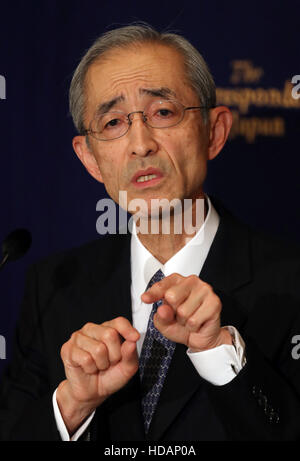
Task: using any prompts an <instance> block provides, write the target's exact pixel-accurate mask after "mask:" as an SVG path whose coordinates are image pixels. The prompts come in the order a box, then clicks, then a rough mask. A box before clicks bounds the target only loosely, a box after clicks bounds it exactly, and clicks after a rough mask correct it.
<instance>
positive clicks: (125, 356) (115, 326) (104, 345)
mask: <svg viewBox="0 0 300 461" xmlns="http://www.w3.org/2000/svg"><path fill="white" fill-rule="evenodd" d="M139 337H140V334H139V332H138V331H137V330H136V329H135V328H134V327H133V326H132V325H131V323H130V322H129V321H128V320H127V319H125V318H123V317H118V318H116V319H113V320H111V321H109V322H104V323H102V324H101V325H97V324H94V323H87V324H86V325H85V326H84V327H83V328H82V329H81V330H78V331H76V332H75V333H73V334H72V336H71V338H70V339H69V341H67V342H66V343H65V344H64V345H63V346H62V348H61V358H62V360H63V363H64V367H65V373H66V378H67V379H66V380H65V381H63V382H62V383H60V385H59V386H58V389H57V393H56V398H57V403H58V406H59V409H60V412H61V415H62V417H63V420H64V422H65V425H66V427H67V429H68V431H69V434H73V433H74V432H75V431H76V429H77V428H78V427H79V426H80V425H81V424H82V423H83V421H84V420H85V419H86V418H87V417H88V416H89V415H90V414H91V413H92V412H93V411H94V410H95V409H96V408H97V407H98V406H99V405H101V404H102V403H103V402H104V400H106V399H107V398H108V397H109V396H110V395H111V394H114V393H115V392H117V391H118V390H119V389H121V388H122V387H124V386H125V384H127V382H128V381H129V380H130V379H131V378H132V376H133V375H134V374H135V373H136V372H137V370H138V356H137V351H136V342H137V340H138V339H139Z"/></svg>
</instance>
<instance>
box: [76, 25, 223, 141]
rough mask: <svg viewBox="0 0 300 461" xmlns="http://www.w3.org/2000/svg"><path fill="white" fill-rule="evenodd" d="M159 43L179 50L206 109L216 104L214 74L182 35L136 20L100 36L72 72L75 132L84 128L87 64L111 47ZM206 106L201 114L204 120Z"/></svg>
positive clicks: (206, 110)
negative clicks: (160, 29) (133, 23)
mask: <svg viewBox="0 0 300 461" xmlns="http://www.w3.org/2000/svg"><path fill="white" fill-rule="evenodd" d="M147 42H148V43H158V44H161V45H166V46H170V47H173V48H174V49H176V50H177V51H178V52H179V53H181V55H182V57H183V60H184V65H185V68H186V73H187V78H188V80H189V82H190V84H191V87H192V88H193V90H194V91H195V92H196V94H197V95H198V98H199V100H200V104H201V105H203V106H205V107H206V108H210V107H213V106H215V105H216V88H215V83H214V80H213V77H212V75H211V73H210V71H209V69H208V66H207V64H206V63H205V61H204V59H203V57H202V56H201V54H200V53H199V52H198V51H197V50H196V48H195V47H194V46H193V45H192V44H191V43H190V42H189V41H188V40H187V39H185V38H184V37H182V36H181V35H178V34H175V33H168V32H158V31H157V30H155V29H154V28H153V27H151V26H149V25H148V24H144V23H142V24H141V23H139V24H137V25H136V24H135V25H129V26H124V27H120V28H118V29H114V30H110V31H108V32H106V33H104V34H103V35H101V36H100V37H99V38H98V39H97V40H96V41H95V42H94V44H93V45H92V46H91V47H90V48H89V50H88V51H87V52H86V54H85V55H84V56H83V58H82V59H81V61H80V63H79V65H78V67H77V69H76V70H75V72H74V75H73V78H72V82H71V86H70V92H69V103H70V113H71V115H72V118H73V122H74V125H75V127H76V128H77V130H78V132H79V133H80V134H82V133H83V132H84V130H85V126H84V114H85V93H84V91H85V77H86V74H87V71H88V69H89V67H90V66H91V65H92V64H93V63H94V62H95V61H96V60H98V59H99V58H100V56H101V55H103V54H104V53H106V52H108V51H111V50H112V49H113V48H126V47H129V46H130V45H134V44H141V43H147ZM207 113H208V109H203V112H202V115H203V117H204V120H205V121H206V120H207Z"/></svg>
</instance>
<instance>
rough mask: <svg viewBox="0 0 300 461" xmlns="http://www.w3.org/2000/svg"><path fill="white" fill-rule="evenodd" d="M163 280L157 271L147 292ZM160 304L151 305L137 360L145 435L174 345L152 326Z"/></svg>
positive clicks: (158, 302)
mask: <svg viewBox="0 0 300 461" xmlns="http://www.w3.org/2000/svg"><path fill="white" fill-rule="evenodd" d="M163 278H164V274H163V273H162V271H161V270H160V269H159V270H158V271H157V272H156V273H155V274H154V275H153V277H152V279H151V280H150V282H149V283H148V286H147V290H148V289H149V288H150V287H151V286H152V285H153V284H154V283H156V282H159V281H160V280H162V279H163ZM161 304H162V300H159V301H157V302H156V303H154V304H153V307H152V311H151V314H150V317H149V322H148V327H147V333H146V336H145V339H144V343H143V347H142V351H141V355H140V360H139V371H140V378H141V388H142V412H143V417H144V425H145V432H146V433H147V432H148V430H149V426H150V423H151V419H152V416H153V413H154V411H155V408H156V405H157V402H158V399H159V396H160V392H161V390H162V387H163V383H164V380H165V377H166V375H167V372H168V368H169V365H170V363H171V359H172V355H173V352H174V349H175V345H176V343H174V342H173V341H170V340H169V339H167V338H165V337H164V336H163V335H162V334H161V333H160V332H159V331H158V330H157V329H156V328H155V326H154V323H153V316H154V314H155V313H156V311H157V308H158V307H159V306H160V305H161Z"/></svg>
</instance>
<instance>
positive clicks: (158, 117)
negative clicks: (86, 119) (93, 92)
mask: <svg viewBox="0 0 300 461" xmlns="http://www.w3.org/2000/svg"><path fill="white" fill-rule="evenodd" d="M210 108H211V107H208V106H191V107H184V106H183V105H182V104H181V103H180V102H178V101H173V100H169V99H167V100H157V101H152V102H151V103H150V104H149V105H148V106H147V107H146V108H145V109H144V110H143V111H142V110H137V111H135V112H130V113H129V114H126V113H125V112H123V111H120V110H116V111H110V112H106V113H104V114H102V115H98V116H96V117H95V118H94V119H93V120H92V121H91V123H90V126H89V129H88V130H84V131H83V132H82V135H87V134H90V135H91V136H93V137H94V138H96V139H97V140H98V141H111V140H113V139H118V138H121V136H124V135H125V134H126V133H127V132H128V130H129V128H130V126H131V124H132V120H133V119H132V116H133V114H142V118H143V122H144V123H145V124H146V125H147V126H149V127H151V128H171V127H172V126H175V125H178V124H179V123H180V122H181V121H182V120H183V118H184V114H185V111H187V110H194V109H210Z"/></svg>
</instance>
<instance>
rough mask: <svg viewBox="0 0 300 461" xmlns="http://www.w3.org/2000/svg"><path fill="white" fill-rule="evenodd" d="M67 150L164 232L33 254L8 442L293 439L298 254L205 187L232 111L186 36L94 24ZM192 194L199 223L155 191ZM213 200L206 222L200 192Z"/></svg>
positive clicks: (8, 396) (297, 416)
mask: <svg viewBox="0 0 300 461" xmlns="http://www.w3.org/2000/svg"><path fill="white" fill-rule="evenodd" d="M70 107H71V113H72V116H73V119H74V123H75V125H76V127H77V129H78V132H79V135H78V136H76V137H75V138H74V140H73V147H74V150H75V152H76V154H77V156H78V157H79V159H80V160H81V162H82V163H83V165H84V166H85V168H86V169H87V170H88V172H89V173H90V174H91V175H92V176H93V177H94V178H95V179H96V180H97V181H99V182H101V183H104V185H105V187H106V190H107V192H108V194H109V195H110V197H111V198H112V199H113V200H114V201H116V202H118V201H119V193H120V191H123V192H126V194H127V200H128V203H132V202H133V201H134V200H136V199H142V200H143V202H144V203H145V204H146V205H147V206H146V210H147V211H146V212H144V215H142V216H141V217H140V220H141V221H142V220H145V219H146V218H153V217H154V220H155V221H156V222H158V225H159V226H158V227H159V231H158V232H156V233H153V232H152V233H151V232H144V233H143V232H138V229H137V222H136V223H135V225H134V226H133V234H132V235H131V236H129V235H108V236H105V237H104V238H101V239H99V240H98V241H97V242H93V243H91V244H88V245H86V246H84V247H82V248H78V249H74V250H70V251H68V252H66V253H63V254H61V255H56V256H54V257H52V258H49V259H47V260H46V261H44V262H41V263H39V264H37V265H36V266H34V267H33V268H32V269H31V271H30V275H29V277H28V283H27V290H26V294H25V300H24V306H23V311H22V312H23V313H22V316H21V319H20V322H19V325H18V328H17V333H16V346H15V355H14V359H13V361H12V364H11V366H10V368H9V370H8V371H7V373H6V376H5V377H4V381H3V389H4V390H3V394H4V397H5V400H4V399H3V403H2V408H3V412H2V415H3V416H2V428H1V431H2V434H3V435H2V437H3V438H4V439H14V440H23V439H25V440H57V439H62V440H70V439H71V440H77V439H82V438H83V439H92V440H100V441H102V442H108V441H137V440H150V441H151V440H157V441H158V440H161V441H176V440H187V441H188V440H190V441H195V440H247V439H250V440H254V439H262V440H287V439H297V438H299V436H300V373H299V365H298V362H297V360H296V359H295V357H293V354H292V348H293V339H294V338H295V335H297V333H298V334H299V333H300V321H299V293H298V291H297V273H298V270H299V265H298V260H299V259H298V254H296V253H293V250H289V249H282V247H281V246H280V245H278V244H277V243H275V242H273V241H271V240H270V239H265V238H264V237H262V236H261V235H260V234H258V233H255V232H252V231H251V230H250V229H248V228H247V227H245V226H244V225H242V224H241V223H239V222H237V221H236V220H235V219H234V218H233V217H232V216H231V215H230V214H229V213H228V212H226V210H224V208H223V207H222V206H221V205H220V204H219V203H218V202H217V201H215V200H213V199H211V198H209V197H207V196H206V195H205V193H204V190H203V183H204V180H205V177H206V171H207V161H208V160H211V159H213V158H214V157H216V156H217V155H218V153H219V152H220V151H221V149H222V147H223V146H224V144H225V142H226V140H227V137H228V134H229V131H230V128H231V123H232V117H231V113H230V111H229V109H228V108H226V107H223V106H219V107H216V101H215V86H214V82H213V79H212V77H211V75H210V73H209V70H208V68H207V66H206V64H205V62H204V61H203V59H202V57H201V56H200V54H199V53H198V52H197V51H196V50H195V49H194V47H193V46H192V45H191V44H190V43H189V42H188V41H187V40H185V39H184V38H182V37H180V36H178V35H175V34H160V33H158V32H157V31H155V30H154V29H152V28H151V27H148V26H144V25H139V26H128V27H123V28H120V29H116V30H113V31H110V32H108V33H106V34H104V35H103V36H101V37H100V38H99V39H98V40H97V41H96V42H95V43H94V45H93V46H92V47H91V48H90V50H89V51H88V52H87V54H86V55H85V56H84V57H83V59H82V60H81V62H80V64H79V66H78V68H77V70H76V72H75V74H74V77H73V80H72V84H71V89H70ZM161 199H166V200H167V201H168V203H172V201H173V200H175V199H176V200H177V201H178V202H179V203H183V202H184V200H186V199H190V204H191V205H190V211H191V215H190V216H191V222H190V224H193V225H194V224H195V223H197V224H196V225H195V226H194V227H193V229H194V230H193V234H192V235H191V234H190V233H188V232H187V231H186V228H183V229H182V230H181V232H180V233H178V232H175V229H174V226H173V224H174V222H175V218H176V216H177V213H176V211H175V210H174V212H173V213H171V214H170V216H169V218H170V221H171V226H170V231H169V232H168V233H165V232H163V231H162V224H163V222H164V213H163V211H161V210H160V209H154V211H153V209H151V204H152V203H153V200H161ZM199 200H202V201H203V203H204V207H203V210H204V215H203V219H202V221H201V220H200V222H199V220H198V217H199V216H198V214H199V209H198V207H197V203H198V201H199Z"/></svg>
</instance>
